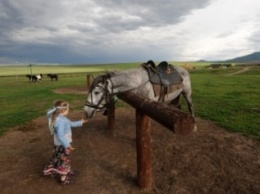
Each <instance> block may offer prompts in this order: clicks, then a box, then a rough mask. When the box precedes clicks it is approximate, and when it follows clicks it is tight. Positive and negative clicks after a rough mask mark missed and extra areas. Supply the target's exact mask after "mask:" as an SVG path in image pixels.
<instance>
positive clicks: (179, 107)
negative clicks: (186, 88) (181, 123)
mask: <svg viewBox="0 0 260 194" xmlns="http://www.w3.org/2000/svg"><path fill="white" fill-rule="evenodd" d="M180 98H181V95H179V96H177V97H176V98H175V99H173V100H172V101H171V104H172V105H173V106H174V107H175V108H178V109H179V110H181V103H180Z"/></svg>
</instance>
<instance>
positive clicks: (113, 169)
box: [0, 108, 260, 194]
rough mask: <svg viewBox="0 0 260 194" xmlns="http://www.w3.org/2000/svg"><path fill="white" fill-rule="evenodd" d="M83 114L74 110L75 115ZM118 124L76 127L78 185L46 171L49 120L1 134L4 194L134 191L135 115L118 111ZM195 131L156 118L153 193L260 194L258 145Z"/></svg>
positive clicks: (205, 129) (209, 127)
mask: <svg viewBox="0 0 260 194" xmlns="http://www.w3.org/2000/svg"><path fill="white" fill-rule="evenodd" d="M81 115H82V112H79V111H74V112H71V113H70V115H69V117H70V119H72V120H76V119H78V118H81ZM116 117H117V118H116V129H115V130H114V132H113V134H111V133H108V132H107V130H106V124H107V120H106V117H104V116H102V114H101V113H98V114H97V115H96V116H95V117H94V118H93V119H91V120H90V121H89V122H88V123H86V124H85V125H84V126H83V127H81V128H78V129H74V131H73V139H74V146H75V147H76V150H75V151H74V152H73V157H72V167H73V168H74V169H77V170H78V171H79V174H78V175H77V176H76V177H75V183H74V184H73V185H70V186H61V185H59V184H58V182H57V180H56V179H54V178H51V177H44V176H43V175H42V170H43V168H44V165H45V164H46V162H47V161H48V159H49V157H50V156H51V152H52V137H51V136H50V134H49V132H48V129H47V123H46V118H45V117H40V118H38V119H36V120H34V121H32V122H31V123H28V124H27V125H24V126H20V127H16V128H14V129H13V130H11V131H10V132H8V133H6V134H5V135H4V136H2V137H0V149H1V152H0V188H1V193H2V194H34V193H35V194H46V193H55V194H71V193H73V194H88V193H89V194H93V193H95V194H128V193H130V194H137V193H144V192H141V191H140V190H139V188H138V187H137V185H136V151H135V121H134V117H135V112H134V110H133V109H124V108H121V109H117V110H116ZM197 126H198V131H197V132H195V133H192V134H191V135H189V136H187V137H180V136H176V135H174V134H173V133H172V132H170V131H169V130H167V129H166V128H164V127H162V126H161V125H159V124H157V123H156V122H152V166H153V179H154V184H153V190H152V192H151V193H160V194H167V193H172V194H173V193H174V194H178V193H179V194H189V193H192V194H197V193H198V194H202V193H211V194H214V193H216V194H220V193H243V194H244V193H248V194H249V193H250V194H254V193H255V194H257V193H260V173H259V172H260V142H259V141H257V140H254V139H251V138H248V137H245V136H243V135H240V134H233V133H229V132H227V131H226V130H225V129H223V128H220V127H218V126H216V125H215V124H214V123H213V122H211V121H205V120H202V119H200V118H197Z"/></svg>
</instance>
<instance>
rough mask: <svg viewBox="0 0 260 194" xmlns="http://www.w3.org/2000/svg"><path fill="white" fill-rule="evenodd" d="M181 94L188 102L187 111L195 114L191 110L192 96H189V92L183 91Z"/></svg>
mask: <svg viewBox="0 0 260 194" xmlns="http://www.w3.org/2000/svg"><path fill="white" fill-rule="evenodd" d="M183 96H184V98H185V100H186V102H187V104H188V109H189V112H190V114H191V115H192V116H193V117H195V114H194V110H193V104H192V98H191V93H183Z"/></svg>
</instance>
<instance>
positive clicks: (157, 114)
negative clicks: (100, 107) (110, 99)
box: [117, 92, 195, 135]
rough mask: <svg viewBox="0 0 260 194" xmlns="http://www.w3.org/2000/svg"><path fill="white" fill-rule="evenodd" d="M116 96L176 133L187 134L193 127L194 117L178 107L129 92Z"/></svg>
mask: <svg viewBox="0 0 260 194" xmlns="http://www.w3.org/2000/svg"><path fill="white" fill-rule="evenodd" d="M117 96H118V98H120V99H122V100H123V101H125V102H127V103H128V104H130V105H131V106H133V107H134V108H137V109H141V110H142V111H143V113H144V114H146V115H147V116H149V117H150V118H152V119H153V120H155V121H157V122H158V123H160V124H161V125H163V126H164V127H166V128H167V129H169V130H171V131H172V132H174V133H176V134H179V135H188V134H190V133H191V132H192V131H193V129H194V127H195V119H194V117H192V116H191V115H190V114H188V113H186V112H183V111H181V110H179V109H176V108H173V107H169V106H167V105H166V104H163V103H159V102H156V101H153V100H149V99H143V98H140V97H139V96H137V95H136V94H134V93H131V92H124V93H120V94H118V95H117Z"/></svg>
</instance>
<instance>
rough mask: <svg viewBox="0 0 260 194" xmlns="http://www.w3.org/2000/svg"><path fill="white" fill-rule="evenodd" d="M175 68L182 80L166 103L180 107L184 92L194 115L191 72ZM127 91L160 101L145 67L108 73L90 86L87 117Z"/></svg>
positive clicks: (190, 110)
mask: <svg viewBox="0 0 260 194" xmlns="http://www.w3.org/2000/svg"><path fill="white" fill-rule="evenodd" d="M175 69H176V71H177V72H179V74H180V75H181V77H182V82H181V83H180V84H179V86H178V87H176V90H174V91H173V92H171V93H168V94H167V95H165V97H164V103H167V104H172V105H174V106H175V107H177V108H180V104H179V101H180V95H181V94H183V96H184V98H185V100H186V102H187V104H188V108H189V112H190V114H191V115H192V116H194V111H193V106H192V98H191V93H192V89H191V81H190V76H189V72H188V71H187V70H186V69H184V68H182V67H179V66H175ZM125 91H131V92H133V93H135V94H136V95H138V96H139V97H142V98H148V99H151V100H155V101H158V100H159V98H160V97H159V96H155V93H154V90H153V86H152V84H151V82H150V81H149V76H148V73H147V71H146V70H145V68H143V67H139V68H135V69H130V70H124V71H118V72H111V73H107V74H104V75H100V76H97V77H96V78H95V79H94V80H93V82H92V84H91V86H90V89H89V95H88V97H87V101H86V103H85V106H84V111H85V115H86V117H87V118H91V117H92V116H93V115H94V113H95V112H96V110H101V109H104V108H106V106H107V105H108V104H109V103H110V100H111V96H113V95H116V94H118V93H121V92H125Z"/></svg>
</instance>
